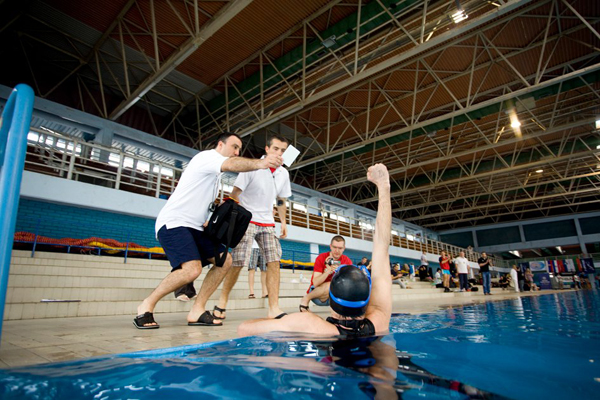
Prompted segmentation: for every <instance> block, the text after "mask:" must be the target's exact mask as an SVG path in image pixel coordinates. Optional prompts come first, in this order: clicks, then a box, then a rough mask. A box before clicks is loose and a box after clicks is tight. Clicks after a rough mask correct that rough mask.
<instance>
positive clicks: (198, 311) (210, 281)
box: [187, 254, 232, 325]
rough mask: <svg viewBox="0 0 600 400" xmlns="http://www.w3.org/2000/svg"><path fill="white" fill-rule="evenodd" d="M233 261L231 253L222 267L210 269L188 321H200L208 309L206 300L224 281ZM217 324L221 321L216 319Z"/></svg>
mask: <svg viewBox="0 0 600 400" xmlns="http://www.w3.org/2000/svg"><path fill="white" fill-rule="evenodd" d="M213 262H214V261H213ZM231 263H232V260H231V255H230V254H227V258H226V259H225V262H224V263H223V266H222V267H217V266H214V267H212V268H211V269H210V271H208V273H207V274H206V277H205V278H204V280H203V281H202V286H201V287H200V291H199V292H198V297H196V301H194V304H193V305H192V309H191V310H190V312H189V313H188V316H187V320H188V322H196V321H198V318H200V315H202V314H203V313H204V311H206V302H207V301H208V299H209V298H210V296H212V294H213V293H214V292H215V290H217V288H218V287H219V285H220V284H221V282H223V278H225V275H227V272H228V271H229V270H230V269H231ZM217 324H219V325H220V324H221V323H220V322H217V321H215V325H217Z"/></svg>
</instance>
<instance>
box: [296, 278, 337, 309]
mask: <svg viewBox="0 0 600 400" xmlns="http://www.w3.org/2000/svg"><path fill="white" fill-rule="evenodd" d="M329 285H330V282H325V283H323V284H322V285H321V286H317V287H316V288H314V289H313V291H312V292H310V293H307V294H305V295H304V297H302V300H300V304H301V305H303V306H305V307H308V305H309V303H310V301H311V300H312V299H320V300H321V301H326V300H327V298H328V297H329Z"/></svg>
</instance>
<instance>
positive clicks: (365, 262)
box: [356, 257, 369, 267]
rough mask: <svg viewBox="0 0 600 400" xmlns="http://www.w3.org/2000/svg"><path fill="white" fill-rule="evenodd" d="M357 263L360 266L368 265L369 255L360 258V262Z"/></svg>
mask: <svg viewBox="0 0 600 400" xmlns="http://www.w3.org/2000/svg"><path fill="white" fill-rule="evenodd" d="M356 265H357V266H359V267H360V266H361V265H364V266H365V267H366V266H367V265H369V259H368V258H367V257H363V258H361V259H360V262H359V263H358V264H356Z"/></svg>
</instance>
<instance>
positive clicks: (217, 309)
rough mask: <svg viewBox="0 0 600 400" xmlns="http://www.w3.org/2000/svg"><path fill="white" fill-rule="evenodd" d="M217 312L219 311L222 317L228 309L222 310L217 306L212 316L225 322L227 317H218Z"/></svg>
mask: <svg viewBox="0 0 600 400" xmlns="http://www.w3.org/2000/svg"><path fill="white" fill-rule="evenodd" d="M215 311H218V312H220V313H221V315H223V313H224V312H225V311H227V310H226V309H224V308H220V307H219V306H215V307H214V308H213V313H212V316H213V318H214V319H220V320H224V319H225V318H227V317H217V316H216V315H215Z"/></svg>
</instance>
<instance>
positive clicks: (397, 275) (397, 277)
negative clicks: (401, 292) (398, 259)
mask: <svg viewBox="0 0 600 400" xmlns="http://www.w3.org/2000/svg"><path fill="white" fill-rule="evenodd" d="M390 273H391V275H392V283H397V284H398V286H400V288H401V289H408V286H406V282H404V280H403V279H402V271H400V264H393V265H392V266H391V268H390Z"/></svg>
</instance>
